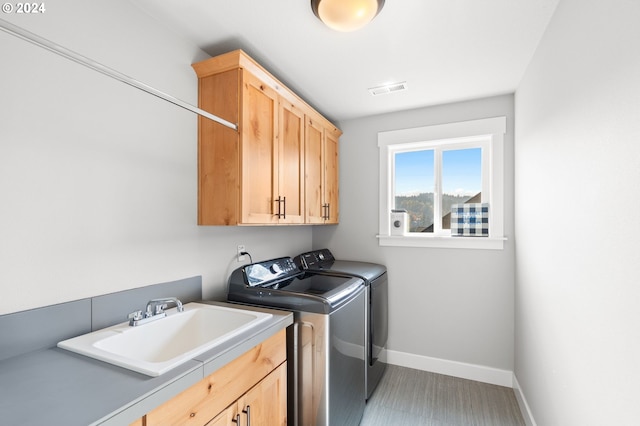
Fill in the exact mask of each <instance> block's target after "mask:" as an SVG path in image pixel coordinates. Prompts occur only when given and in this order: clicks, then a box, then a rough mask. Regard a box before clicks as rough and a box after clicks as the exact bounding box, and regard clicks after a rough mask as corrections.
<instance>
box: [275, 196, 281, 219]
mask: <svg viewBox="0 0 640 426" xmlns="http://www.w3.org/2000/svg"><path fill="white" fill-rule="evenodd" d="M273 202H274V203H278V213H276V216H278V219H280V218H281V217H282V213H281V208H282V198H281V197H280V196H279V195H278V198H276V199H275V200H274V201H273Z"/></svg>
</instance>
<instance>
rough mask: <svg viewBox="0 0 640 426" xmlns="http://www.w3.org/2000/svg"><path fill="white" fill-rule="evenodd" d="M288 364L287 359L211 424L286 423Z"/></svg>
mask: <svg viewBox="0 0 640 426" xmlns="http://www.w3.org/2000/svg"><path fill="white" fill-rule="evenodd" d="M286 393H287V365H286V363H283V364H281V365H280V367H278V368H276V369H275V370H274V371H273V372H272V373H271V374H269V375H268V376H267V377H265V378H264V379H262V381H261V382H260V383H258V384H257V385H256V386H255V387H253V388H252V389H251V390H249V391H248V392H247V393H246V394H244V395H243V396H242V397H240V399H238V401H237V402H236V403H234V404H232V405H231V406H230V407H228V408H227V409H226V410H224V411H223V412H222V413H220V414H219V415H218V416H216V417H215V418H214V419H213V420H211V421H210V422H209V423H207V426H229V425H232V426H240V425H243V426H244V425H251V424H253V425H255V426H260V425H264V426H285V425H286V424H287V398H286Z"/></svg>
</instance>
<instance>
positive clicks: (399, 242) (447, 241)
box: [376, 235, 507, 250]
mask: <svg viewBox="0 0 640 426" xmlns="http://www.w3.org/2000/svg"><path fill="white" fill-rule="evenodd" d="M376 237H377V238H378V244H379V245H381V246H389V247H433V248H462V249H483V250H503V249H504V242H505V241H506V240H507V238H506V237H451V236H433V235H402V236H391V235H377V236H376Z"/></svg>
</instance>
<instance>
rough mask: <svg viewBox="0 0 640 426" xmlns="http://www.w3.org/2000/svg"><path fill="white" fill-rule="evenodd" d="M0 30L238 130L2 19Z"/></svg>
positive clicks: (230, 124) (229, 123)
mask: <svg viewBox="0 0 640 426" xmlns="http://www.w3.org/2000/svg"><path fill="white" fill-rule="evenodd" d="M0 29H2V30H3V31H5V32H7V33H9V34H11V35H14V36H16V37H18V38H21V39H23V40H26V41H28V42H31V43H33V44H35V45H36V46H40V47H42V48H44V49H47V50H49V51H51V52H53V53H56V54H58V55H60V56H62V57H64V58H67V59H69V60H71V61H74V62H76V63H78V64H80V65H84V66H86V67H88V68H91V69H92V70H95V71H98V72H99V73H102V74H104V75H107V76H109V77H111V78H114V79H116V80H118V81H121V82H122V83H125V84H128V85H129V86H133V87H135V88H136V89H140V90H142V91H144V92H147V93H149V94H151V95H154V96H157V97H159V98H160V99H164V100H165V101H167V102H171V103H172V104H174V105H177V106H179V107H181V108H184V109H186V110H189V111H191V112H195V113H196V114H198V115H201V116H202V117H206V118H208V119H210V120H213V121H215V122H216V123H220V124H222V125H223V126H226V127H228V128H230V129H233V130H236V131H237V130H238V126H237V125H236V124H233V123H231V122H229V121H227V120H225V119H223V118H220V117H218V116H217V115H213V114H211V113H209V112H207V111H205V110H203V109H200V108H198V107H195V106H193V105H191V104H189V103H187V102H184V101H182V100H180V99H178V98H174V97H173V96H171V95H169V94H167V93H164V92H162V91H160V90H158V89H154V88H153V87H151V86H149V85H147V84H144V83H142V82H140V81H138V80H135V79H133V78H131V77H129V76H126V75H124V74H122V73H121V72H118V71H116V70H114V69H112V68H109V67H106V66H104V65H102V64H100V63H98V62H96V61H93V60H91V59H89V58H87V57H86V56H82V55H80V54H78V53H75V52H73V51H71V50H69V49H67V48H65V47H62V46H60V45H59V44H56V43H53V42H52V41H49V40H47V39H46V38H43V37H40V36H39V35H37V34H34V33H32V32H29V31H27V30H25V29H24V28H21V27H19V26H17V25H14V24H12V23H10V22H7V21H5V20H4V19H0Z"/></svg>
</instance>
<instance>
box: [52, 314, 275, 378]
mask: <svg viewBox="0 0 640 426" xmlns="http://www.w3.org/2000/svg"><path fill="white" fill-rule="evenodd" d="M271 316H272V315H271V314H265V313H262V312H254V311H248V310H243V309H236V308H228V307H224V306H216V305H206V304H200V303H188V304H186V305H184V312H177V311H176V309H175V308H174V309H169V310H167V317H166V318H162V319H159V320H156V321H153V322H150V323H147V324H143V325H138V326H135V327H132V326H130V325H129V323H128V322H126V323H122V324H118V325H114V326H113V327H109V328H105V329H102V330H98V331H94V332H92V333H88V334H84V335H82V336H78V337H74V338H73V339H68V340H64V341H62V342H59V343H58V347H60V348H63V349H67V350H69V351H72V352H76V353H79V354H82V355H86V356H88V357H91V358H95V359H99V360H101V361H105V362H108V363H110V364H114V365H118V366H120V367H124V368H127V369H129V370H133V371H137V372H139V373H143V374H146V375H149V376H159V375H161V374H163V373H165V372H167V371H169V370H171V369H172V368H175V367H177V366H178V365H180V364H182V363H184V362H186V361H188V360H190V359H193V358H194V357H195V356H197V355H199V354H201V353H203V352H205V351H208V350H210V349H213V348H215V347H216V346H218V345H220V344H222V343H224V342H225V341H227V340H229V339H231V338H233V337H234V336H237V335H239V334H241V333H242V332H244V331H246V330H248V329H249V328H251V327H254V326H256V325H258V324H260V323H262V322H264V321H266V320H268V319H269V318H271Z"/></svg>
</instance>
